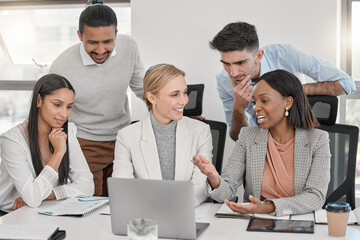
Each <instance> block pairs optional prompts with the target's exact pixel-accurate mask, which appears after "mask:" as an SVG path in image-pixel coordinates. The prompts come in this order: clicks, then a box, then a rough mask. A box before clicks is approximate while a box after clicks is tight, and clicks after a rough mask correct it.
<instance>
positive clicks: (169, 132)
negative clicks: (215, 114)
mask: <svg viewBox="0 0 360 240" xmlns="http://www.w3.org/2000/svg"><path fill="white" fill-rule="evenodd" d="M184 76H185V73H184V72H183V71H182V70H180V69H178V68H176V67H175V66H173V65H170V64H159V65H155V66H153V67H151V68H150V69H149V70H148V71H147V72H146V74H145V77H144V86H143V93H142V96H143V99H144V101H145V103H146V105H147V107H148V109H149V114H148V116H147V117H146V118H145V119H144V120H142V121H139V122H137V123H135V124H132V125H130V126H128V127H126V128H123V129H121V130H120V131H119V132H118V135H117V137H116V144H115V160H114V170H113V175H112V176H113V177H120V178H142V179H163V180H179V181H192V182H193V184H194V191H195V205H199V204H200V203H201V202H203V201H204V200H205V199H206V195H205V186H206V176H205V175H203V174H202V173H201V172H200V170H199V169H198V168H197V167H195V166H194V165H193V164H192V162H191V159H192V158H193V156H194V155H202V156H204V157H205V158H206V159H212V140H211V132H210V128H209V126H208V125H206V124H205V123H203V122H201V121H199V120H195V119H191V118H187V117H183V110H184V107H185V105H186V104H187V102H188V101H189V99H188V95H187V93H188V89H187V85H186V81H185V78H184Z"/></svg>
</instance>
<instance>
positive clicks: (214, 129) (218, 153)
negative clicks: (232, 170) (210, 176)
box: [203, 120, 227, 174]
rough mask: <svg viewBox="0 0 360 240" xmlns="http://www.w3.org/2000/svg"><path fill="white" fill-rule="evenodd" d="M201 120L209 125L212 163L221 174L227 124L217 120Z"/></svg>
mask: <svg viewBox="0 0 360 240" xmlns="http://www.w3.org/2000/svg"><path fill="white" fill-rule="evenodd" d="M203 122H205V123H207V124H209V126H210V129H211V136H212V143H213V150H212V153H213V159H212V163H213V164H214V166H215V168H216V170H217V171H218V173H219V174H221V171H222V163H223V158H224V149H225V140H226V129H227V125H226V123H224V122H218V121H213V120H203ZM208 160H210V159H208Z"/></svg>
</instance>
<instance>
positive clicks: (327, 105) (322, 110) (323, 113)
mask: <svg viewBox="0 0 360 240" xmlns="http://www.w3.org/2000/svg"><path fill="white" fill-rule="evenodd" d="M307 97H308V100H309V103H310V106H311V109H312V110H313V112H314V114H315V116H316V118H317V120H318V121H319V123H320V124H326V125H334V124H335V122H336V117H337V110H338V98H337V97H336V96H329V95H311V96H310V95H309V96H307Z"/></svg>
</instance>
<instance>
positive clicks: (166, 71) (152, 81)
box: [142, 64, 185, 111]
mask: <svg viewBox="0 0 360 240" xmlns="http://www.w3.org/2000/svg"><path fill="white" fill-rule="evenodd" d="M178 75H182V76H183V77H185V72H184V71H182V70H180V69H178V68H177V67H175V66H174V65H171V64H157V65H154V66H152V67H150V68H149V69H148V70H147V71H146V73H145V77H144V86H143V91H142V98H143V100H144V101H145V103H146V106H147V108H148V109H149V111H150V110H151V109H152V104H151V102H150V101H149V100H148V99H147V97H146V93H148V92H149V93H151V94H153V95H156V94H158V92H159V91H160V89H161V88H162V87H164V86H165V85H166V84H167V83H168V82H169V81H170V80H171V79H173V78H174V77H177V76H178Z"/></svg>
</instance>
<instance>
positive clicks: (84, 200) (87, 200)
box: [78, 197, 109, 202]
mask: <svg viewBox="0 0 360 240" xmlns="http://www.w3.org/2000/svg"><path fill="white" fill-rule="evenodd" d="M102 200H109V198H108V197H106V198H98V199H81V198H78V201H79V202H94V201H102Z"/></svg>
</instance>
